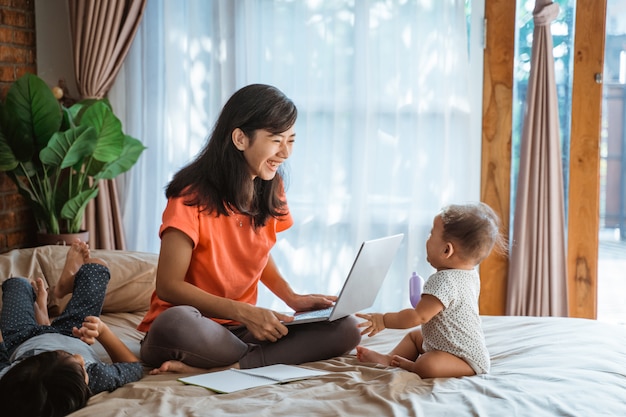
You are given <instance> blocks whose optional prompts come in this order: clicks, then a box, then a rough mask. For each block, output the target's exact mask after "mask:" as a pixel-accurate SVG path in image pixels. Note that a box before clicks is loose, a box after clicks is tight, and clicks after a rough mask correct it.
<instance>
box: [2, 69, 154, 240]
mask: <svg viewBox="0 0 626 417" xmlns="http://www.w3.org/2000/svg"><path fill="white" fill-rule="evenodd" d="M144 149H145V147H144V146H143V144H142V143H141V142H140V141H139V140H138V139H135V138H133V137H130V136H128V135H126V134H124V132H123V131H122V125H121V122H120V120H119V119H118V118H117V117H116V116H115V114H114V113H113V110H112V109H111V106H110V104H109V102H108V100H106V99H98V100H95V99H93V100H84V101H81V102H78V103H75V104H73V105H72V106H71V107H69V108H67V107H65V106H64V105H62V104H61V103H60V102H59V100H57V97H55V95H54V94H53V92H52V90H51V89H50V88H49V87H48V85H47V84H46V83H45V82H44V81H43V80H42V79H41V78H39V77H37V76H36V75H33V74H25V75H24V76H22V77H20V78H19V79H18V80H17V81H15V82H14V83H13V84H12V85H11V87H10V88H9V91H8V92H7V96H6V99H5V101H4V103H0V171H5V172H6V173H7V175H8V176H9V177H10V178H11V179H12V180H13V182H14V183H15V184H16V185H17V187H18V189H19V192H20V193H21V194H22V195H23V196H25V197H26V198H27V199H28V200H29V202H30V203H31V204H32V208H33V212H34V216H35V219H36V221H37V227H38V230H39V232H40V233H47V234H66V233H78V232H80V231H81V225H82V222H83V216H84V213H85V208H86V207H87V203H88V202H89V201H90V200H92V199H93V198H95V197H96V195H97V194H98V184H99V181H100V180H106V179H113V178H115V177H116V176H118V175H119V174H121V173H123V172H126V171H128V170H129V169H130V168H131V167H132V166H133V165H134V164H135V163H136V162H137V160H138V158H139V156H140V155H141V153H142V152H143V151H144Z"/></svg>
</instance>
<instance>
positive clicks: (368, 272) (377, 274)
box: [284, 233, 404, 326]
mask: <svg viewBox="0 0 626 417" xmlns="http://www.w3.org/2000/svg"><path fill="white" fill-rule="evenodd" d="M403 237H404V234H402V233H400V234H397V235H393V236H387V237H382V238H379V239H373V240H366V241H365V242H363V243H362V244H361V247H360V249H359V251H358V252H357V254H356V257H355V259H354V262H353V263H352V267H351V268H350V272H349V273H348V277H347V278H346V280H345V282H344V284H343V288H342V289H341V292H340V293H339V296H338V297H337V301H336V302H335V304H334V305H333V306H332V307H329V308H325V309H322V310H313V311H303V312H297V313H295V314H294V315H293V316H294V319H293V321H291V322H285V323H284V324H285V325H287V326H293V325H296V324H301V323H312V322H317V321H333V320H337V319H340V318H343V317H346V316H349V315H350V314H354V313H356V312H359V311H361V310H364V309H366V308H368V307H371V306H372V304H374V300H375V299H376V295H378V291H379V290H380V287H381V286H382V285H383V281H384V280H385V277H386V276H387V271H389V267H390V266H391V263H392V262H393V259H394V257H395V255H396V252H397V251H398V248H399V247H400V242H402V238H403Z"/></svg>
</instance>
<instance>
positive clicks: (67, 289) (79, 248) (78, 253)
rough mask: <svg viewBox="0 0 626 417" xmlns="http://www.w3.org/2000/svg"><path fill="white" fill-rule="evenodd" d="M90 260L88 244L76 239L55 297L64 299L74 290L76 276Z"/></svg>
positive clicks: (56, 288) (66, 260)
mask: <svg viewBox="0 0 626 417" xmlns="http://www.w3.org/2000/svg"><path fill="white" fill-rule="evenodd" d="M89 259H90V258H89V246H88V245H87V243H85V242H83V241H81V240H79V239H76V240H75V241H74V242H73V243H72V246H70V249H69V250H68V252H67V258H66V259H65V265H64V266H63V271H62V272H61V277H60V278H59V282H58V283H57V285H56V287H54V290H53V291H54V296H55V297H57V298H62V297H64V296H66V295H67V294H69V293H71V292H72V291H73V290H74V276H75V275H76V273H77V272H78V270H79V269H80V267H81V266H82V265H83V264H84V263H86V262H88V260H89Z"/></svg>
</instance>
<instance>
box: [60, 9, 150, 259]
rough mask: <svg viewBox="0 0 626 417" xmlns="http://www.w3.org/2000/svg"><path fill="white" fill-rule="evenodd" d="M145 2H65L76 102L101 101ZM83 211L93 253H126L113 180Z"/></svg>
mask: <svg viewBox="0 0 626 417" xmlns="http://www.w3.org/2000/svg"><path fill="white" fill-rule="evenodd" d="M146 1H147V0H68V2H69V10H70V27H71V31H72V42H73V49H74V70H75V73H76V83H77V84H78V92H79V93H80V96H81V98H102V97H105V96H106V94H107V92H108V91H109V89H110V88H111V85H112V84H113V81H115V77H116V75H117V73H118V72H119V70H120V67H121V66H122V63H123V62H124V58H125V57H126V54H127V53H128V49H129V48H130V45H131V43H132V41H133V38H134V37H135V33H136V32H137V28H138V27H139V22H140V21H141V18H142V16H143V11H144V9H145V7H146ZM98 188H99V192H98V197H96V199H95V200H94V201H92V202H90V203H89V206H88V207H87V210H86V212H85V225H86V230H88V231H89V244H90V246H91V247H92V248H94V249H122V250H123V249H126V242H125V240H124V232H123V226H122V218H121V214H120V208H119V198H118V193H117V187H116V184H115V181H114V180H106V181H102V182H101V184H100V185H99V187H98Z"/></svg>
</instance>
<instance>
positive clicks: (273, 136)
mask: <svg viewBox="0 0 626 417" xmlns="http://www.w3.org/2000/svg"><path fill="white" fill-rule="evenodd" d="M232 136H233V143H234V144H235V146H236V147H237V149H239V150H240V151H242V152H243V157H244V158H245V160H246V162H247V164H248V170H249V171H250V176H251V177H252V179H255V178H256V177H259V178H261V179H263V180H266V181H269V180H271V179H272V178H274V176H275V175H276V171H278V167H279V166H280V164H282V163H283V162H285V160H286V159H287V158H289V156H290V155H291V151H292V148H293V143H294V142H295V140H296V132H295V130H294V127H293V126H292V127H290V128H289V129H287V130H286V131H284V132H282V133H271V132H269V131H267V130H264V129H259V130H256V131H255V132H254V137H252V138H249V137H247V136H246V135H245V134H244V133H243V131H242V130H241V129H235V130H234V131H233V135H232Z"/></svg>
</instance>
